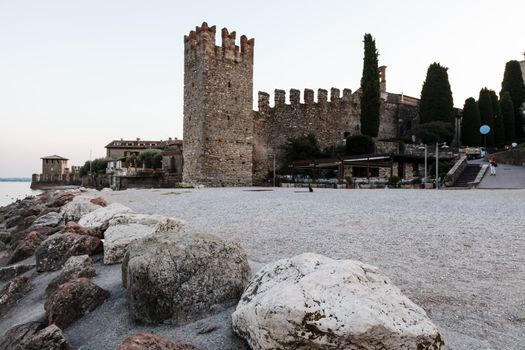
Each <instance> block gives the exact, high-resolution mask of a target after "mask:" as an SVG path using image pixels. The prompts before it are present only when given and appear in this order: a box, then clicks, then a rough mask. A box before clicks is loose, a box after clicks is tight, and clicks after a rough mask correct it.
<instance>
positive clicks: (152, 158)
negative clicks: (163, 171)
mask: <svg viewBox="0 0 525 350" xmlns="http://www.w3.org/2000/svg"><path fill="white" fill-rule="evenodd" d="M138 162H139V164H143V165H144V167H146V168H153V169H157V168H160V167H161V166H162V151H160V150H158V149H148V150H146V151H144V152H142V153H140V154H139V156H138Z"/></svg>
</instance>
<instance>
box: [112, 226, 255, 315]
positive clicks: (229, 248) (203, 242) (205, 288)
mask: <svg viewBox="0 0 525 350" xmlns="http://www.w3.org/2000/svg"><path fill="white" fill-rule="evenodd" d="M249 277H250V267H249V265H248V261H247V258H246V253H245V252H244V250H243V249H242V247H241V246H240V245H239V244H238V243H236V242H230V241H224V240H222V239H220V238H219V237H217V236H214V235H210V234H199V233H194V234H190V233H178V234H176V233H172V234H169V233H168V234H162V235H154V236H152V237H149V238H146V239H142V240H138V241H135V242H133V243H132V244H131V245H130V246H129V248H128V251H127V253H126V255H125V258H124V261H123V262H122V280H123V284H124V286H125V287H127V289H128V300H129V307H130V313H131V316H132V317H133V318H134V319H135V320H137V321H140V322H144V323H173V324H183V323H187V322H190V321H194V320H197V319H200V318H203V317H205V316H207V315H209V314H213V313H216V312H218V311H220V310H222V309H224V308H225V307H228V306H231V305H233V304H235V303H236V302H237V301H238V300H239V297H240V295H241V294H242V292H243V290H244V287H245V286H246V283H247V281H248V279H249Z"/></svg>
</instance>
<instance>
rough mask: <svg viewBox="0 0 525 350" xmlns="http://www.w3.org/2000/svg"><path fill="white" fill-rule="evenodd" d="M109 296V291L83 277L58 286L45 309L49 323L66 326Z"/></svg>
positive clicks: (61, 326)
mask: <svg viewBox="0 0 525 350" xmlns="http://www.w3.org/2000/svg"><path fill="white" fill-rule="evenodd" d="M108 298H109V292H108V291H106V290H104V289H102V288H100V287H99V286H97V285H96V284H94V283H93V282H91V281H90V280H89V279H87V278H84V277H82V278H77V279H74V280H72V281H69V282H66V283H64V284H62V285H60V286H58V288H57V289H56V290H55V291H54V292H53V293H52V294H51V295H50V296H49V297H48V298H47V300H46V303H45V305H44V309H45V310H46V316H47V320H48V322H49V324H55V325H57V326H58V327H60V328H65V327H67V326H69V325H70V324H71V323H73V322H74V321H75V320H77V319H79V318H81V317H82V316H84V315H85V314H87V313H88V312H90V311H93V310H94V309H96V308H97V307H98V306H100V305H101V304H102V303H104V301H106V299H108Z"/></svg>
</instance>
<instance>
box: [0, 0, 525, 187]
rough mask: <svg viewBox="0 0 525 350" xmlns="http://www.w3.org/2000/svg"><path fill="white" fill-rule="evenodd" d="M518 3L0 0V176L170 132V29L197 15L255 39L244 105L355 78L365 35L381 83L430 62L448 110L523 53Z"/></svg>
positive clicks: (414, 77)
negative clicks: (380, 69) (445, 86)
mask: <svg viewBox="0 0 525 350" xmlns="http://www.w3.org/2000/svg"><path fill="white" fill-rule="evenodd" d="M524 14H525V3H524V2H523V1H517V0H516V1H503V2H500V3H499V4H496V3H494V2H490V3H489V2H488V1H463V2H454V1H450V0H446V1H440V2H432V3H428V2H422V1H415V0H410V1H404V2H403V3H402V4H399V3H394V2H387V1H385V0H383V1H376V2H374V3H362V2H357V1H331V2H326V3H319V2H314V1H286V2H283V1H280V2H278V1H265V2H256V3H255V2H253V3H252V2H250V3H246V2H241V1H222V2H220V4H219V3H218V2H213V1H199V2H196V3H187V2H184V5H183V6H182V5H180V3H178V2H173V1H160V0H157V1H155V0H154V1H148V2H143V1H111V2H108V1H101V0H93V1H75V2H71V1H65V0H60V1H59V0H55V1H53V0H51V1H46V2H39V1H35V0H33V1H1V0H0V76H1V77H2V78H1V79H0V96H1V97H2V98H1V99H0V101H1V102H0V120H1V128H0V130H1V135H0V147H1V157H0V177H30V176H31V174H32V173H39V172H40V171H41V160H40V157H43V156H48V155H51V154H58V155H61V156H63V157H66V158H69V159H70V161H69V163H68V165H69V166H71V165H82V164H83V163H84V161H86V160H88V159H89V156H90V151H91V152H92V155H93V158H96V157H101V156H104V155H105V149H104V146H105V145H106V144H108V143H109V142H110V141H112V140H114V139H120V138H124V139H135V138H137V137H140V138H141V139H151V140H156V139H164V140H165V139H168V137H178V138H182V104H183V101H182V95H183V59H184V56H183V54H184V52H183V37H184V35H186V34H188V32H189V31H190V30H192V29H194V28H195V26H197V25H200V24H201V23H202V22H203V21H206V22H207V23H208V24H209V25H210V26H211V25H217V28H218V29H220V28H222V27H227V28H228V29H229V30H230V31H236V32H237V38H240V36H241V35H242V34H245V35H247V36H248V37H249V38H255V65H254V101H255V103H256V96H257V92H258V91H266V92H269V93H270V94H271V95H272V97H271V98H272V100H273V90H274V89H276V88H281V89H285V90H287V91H288V90H289V89H290V88H298V89H300V90H301V91H302V90H303V89H304V88H312V89H314V90H317V89H318V88H324V89H330V88H331V87H337V88H339V89H341V90H342V89H343V88H350V89H352V91H355V90H357V89H358V88H359V82H360V79H361V70H362V60H363V43H362V41H363V35H364V34H365V33H371V34H372V35H373V36H374V38H375V40H376V45H377V48H378V51H379V54H380V56H379V63H380V65H386V66H388V68H387V74H386V78H387V90H388V91H389V92H393V93H401V92H402V93H404V94H406V95H410V96H414V97H419V96H420V92H421V86H422V84H423V81H424V79H425V75H426V70H427V68H428V66H429V65H430V64H431V63H433V62H440V63H441V64H442V65H444V66H446V67H449V71H448V72H449V79H450V83H451V86H452V91H453V96H454V105H455V106H456V107H460V108H461V107H462V106H463V103H464V100H465V99H466V98H468V97H470V96H472V97H475V98H477V96H478V93H479V90H480V89H481V88H482V87H485V86H486V87H488V88H490V89H494V90H496V91H497V92H499V90H500V87H501V80H502V78H503V71H504V68H505V63H506V62H507V61H509V60H520V61H521V60H523V55H522V54H521V52H522V51H524V50H525V42H521V43H518V42H517V39H516V38H519V37H520V33H521V37H523V34H525V29H524V28H523V23H524V20H523V15H524ZM217 42H218V43H219V44H220V34H218V35H217ZM520 45H521V46H520Z"/></svg>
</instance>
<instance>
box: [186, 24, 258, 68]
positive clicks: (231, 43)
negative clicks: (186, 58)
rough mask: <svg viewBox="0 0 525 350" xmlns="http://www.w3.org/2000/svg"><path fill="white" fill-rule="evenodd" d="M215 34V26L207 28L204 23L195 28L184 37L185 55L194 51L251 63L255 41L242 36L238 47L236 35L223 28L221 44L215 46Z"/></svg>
mask: <svg viewBox="0 0 525 350" xmlns="http://www.w3.org/2000/svg"><path fill="white" fill-rule="evenodd" d="M216 32H217V29H216V26H212V27H209V26H208V23H206V22H203V23H202V25H201V26H200V27H198V26H197V27H195V30H192V31H191V32H190V33H189V34H188V35H185V36H184V50H185V53H189V52H190V51H195V52H201V53H205V54H206V55H208V56H212V57H217V58H224V59H227V60H232V61H235V62H253V50H254V45H255V39H253V38H252V39H248V37H246V35H242V36H241V39H240V46H239V45H236V37H237V33H236V32H231V33H230V32H229V31H228V29H227V28H223V29H222V30H221V40H222V44H221V46H217V45H216V41H215V34H216Z"/></svg>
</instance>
